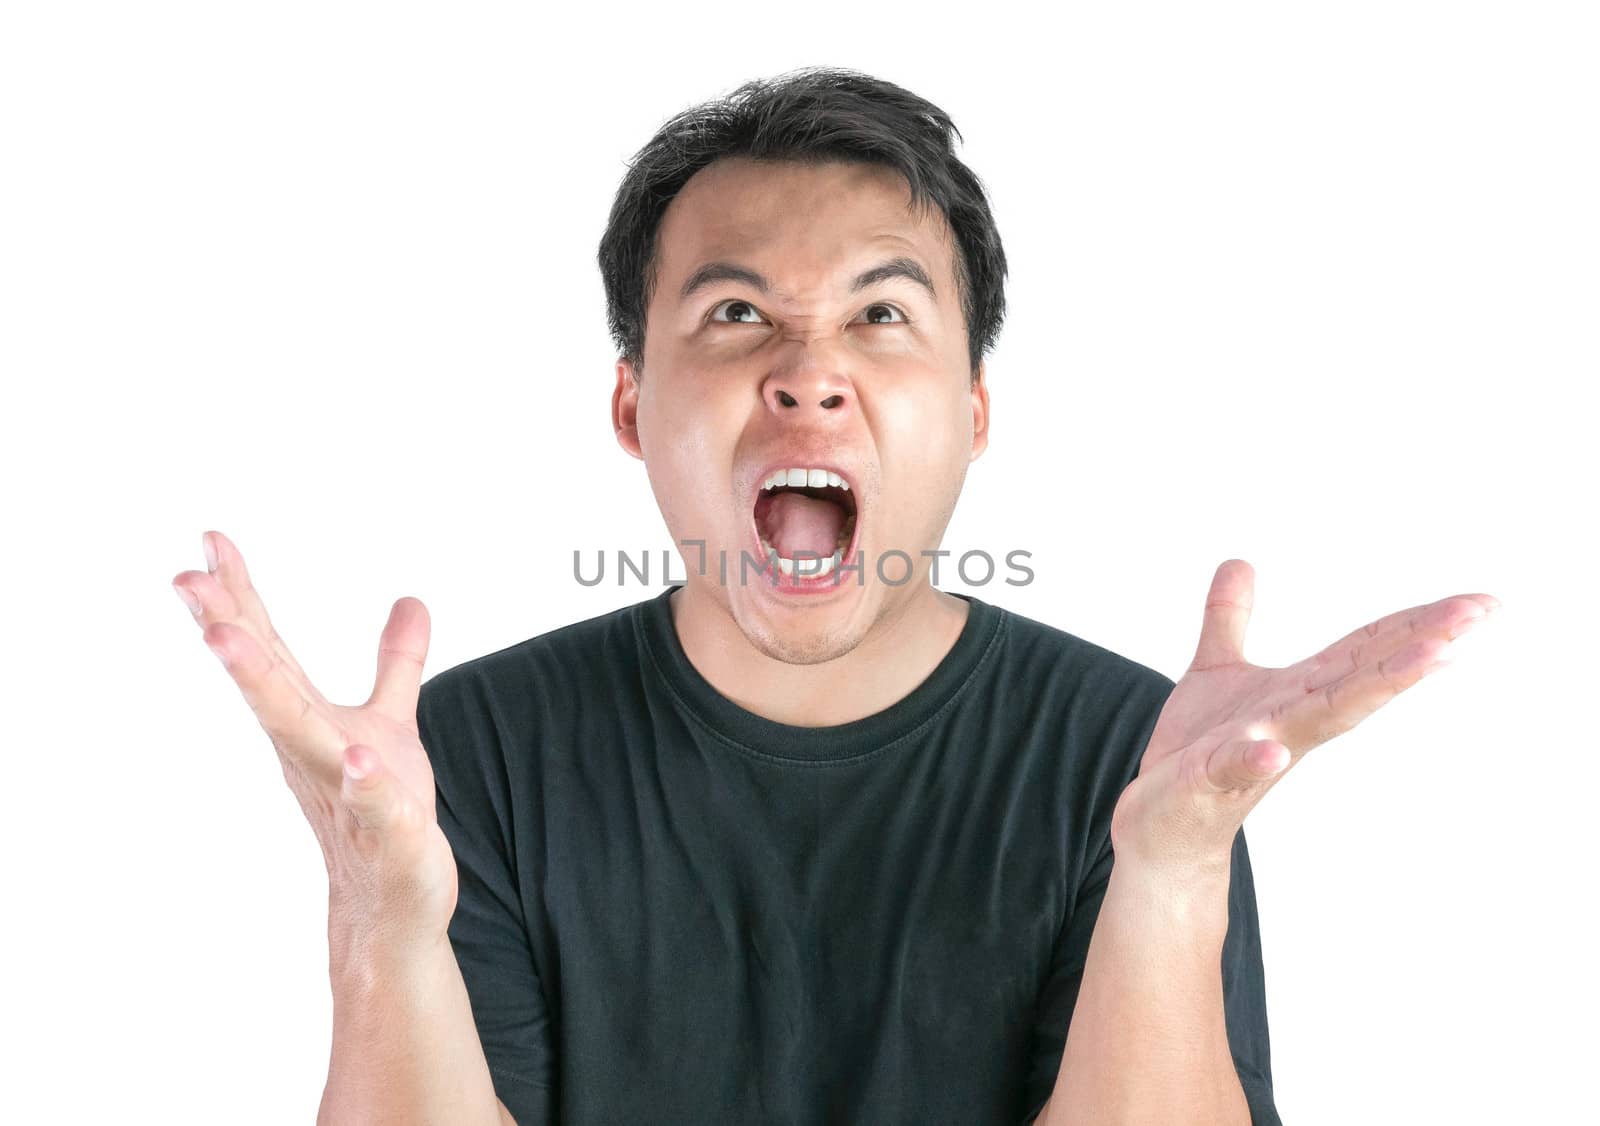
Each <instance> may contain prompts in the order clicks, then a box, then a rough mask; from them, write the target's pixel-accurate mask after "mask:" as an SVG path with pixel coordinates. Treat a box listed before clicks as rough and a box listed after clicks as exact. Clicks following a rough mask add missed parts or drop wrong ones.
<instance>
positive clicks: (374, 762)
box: [339, 743, 409, 831]
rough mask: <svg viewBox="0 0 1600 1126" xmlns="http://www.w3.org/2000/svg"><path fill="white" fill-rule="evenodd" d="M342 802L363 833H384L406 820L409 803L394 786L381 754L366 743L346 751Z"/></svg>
mask: <svg viewBox="0 0 1600 1126" xmlns="http://www.w3.org/2000/svg"><path fill="white" fill-rule="evenodd" d="M343 766H344V768H343V770H342V771H341V772H340V774H341V777H340V782H339V800H340V801H341V802H342V803H343V804H344V807H345V809H347V810H348V811H349V812H350V815H351V816H352V817H354V818H355V820H356V823H357V824H358V825H360V826H361V827H362V828H363V829H376V830H379V831H384V830H388V829H390V828H392V827H393V826H394V824H395V823H396V822H397V821H399V820H400V819H401V818H402V817H404V816H405V813H406V810H405V806H406V804H407V803H408V801H409V799H408V798H407V797H406V796H405V795H404V794H403V793H402V792H401V791H400V788H399V787H398V786H396V785H395V780H394V775H392V774H390V773H389V771H388V770H387V769H385V768H384V765H383V760H382V759H381V758H379V757H378V752H377V751H375V750H373V749H372V748H371V747H369V746H367V745H366V744H365V743H351V744H350V745H349V746H348V747H346V748H345V749H344V755H343Z"/></svg>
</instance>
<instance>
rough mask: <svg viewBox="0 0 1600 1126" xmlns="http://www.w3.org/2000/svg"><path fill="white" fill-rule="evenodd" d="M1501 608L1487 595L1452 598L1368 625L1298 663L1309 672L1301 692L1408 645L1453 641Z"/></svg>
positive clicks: (1349, 672) (1394, 614)
mask: <svg viewBox="0 0 1600 1126" xmlns="http://www.w3.org/2000/svg"><path fill="white" fill-rule="evenodd" d="M1499 604H1500V603H1499V600H1498V599H1496V598H1494V596H1492V595H1488V594H1456V595H1451V596H1450V597H1449V598H1441V599H1439V600H1438V601H1437V602H1428V603H1424V604H1422V605H1420V606H1411V607H1408V608H1406V609H1404V610H1397V611H1395V612H1394V613H1393V614H1388V615H1386V616H1384V617H1382V618H1379V619H1378V620H1377V621H1375V622H1368V623H1367V624H1366V625H1364V626H1362V627H1361V628H1360V629H1357V630H1352V631H1351V632H1350V633H1348V634H1346V635H1345V636H1344V637H1341V638H1340V639H1339V640H1338V641H1335V642H1334V643H1333V644H1332V645H1329V646H1328V647H1327V648H1325V649H1323V650H1322V651H1321V652H1319V653H1317V654H1315V655H1314V656H1312V657H1308V658H1307V659H1306V660H1305V661H1303V662H1301V664H1302V665H1303V666H1305V667H1306V669H1307V672H1306V675H1305V678H1304V680H1303V681H1302V688H1303V689H1304V690H1305V691H1307V692H1312V691H1316V690H1318V689H1321V688H1325V687H1327V686H1328V685H1329V684H1332V683H1334V682H1335V681H1337V680H1341V679H1343V678H1344V677H1346V676H1348V675H1350V674H1351V673H1353V672H1356V671H1357V670H1359V669H1360V668H1361V667H1362V666H1363V665H1366V664H1370V663H1373V662H1375V661H1378V660H1381V659H1383V658H1385V657H1388V656H1391V655H1393V654H1394V653H1396V652H1398V651H1399V650H1400V649H1401V647H1403V646H1405V645H1408V644H1411V643H1412V642H1416V641H1423V640H1427V639H1429V638H1438V639H1441V640H1444V641H1450V640H1453V639H1455V638H1457V637H1460V636H1461V635H1462V634H1464V633H1466V632H1467V630H1469V629H1471V628H1472V627H1473V626H1474V625H1476V624H1477V623H1478V622H1481V621H1482V620H1483V619H1484V618H1485V617H1487V616H1488V615H1489V614H1490V613H1492V612H1493V611H1494V608H1495V607H1497V606H1498V605H1499Z"/></svg>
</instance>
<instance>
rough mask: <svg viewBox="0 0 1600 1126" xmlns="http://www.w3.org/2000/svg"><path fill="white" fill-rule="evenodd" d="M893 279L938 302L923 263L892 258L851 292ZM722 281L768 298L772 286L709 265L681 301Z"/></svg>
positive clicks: (722, 265) (737, 269) (746, 273)
mask: <svg viewBox="0 0 1600 1126" xmlns="http://www.w3.org/2000/svg"><path fill="white" fill-rule="evenodd" d="M890 278H905V279H907V280H908V281H912V282H915V283H916V284H917V285H920V286H922V288H924V289H926V290H927V291H928V296H929V297H931V298H933V299H934V300H935V301H937V300H938V294H937V292H936V291H935V290H934V288H933V279H932V278H930V277H929V276H928V271H927V270H925V269H923V267H922V263H920V262H918V261H917V260H916V259H915V258H906V257H903V256H902V257H900V258H891V259H889V260H888V261H887V262H880V263H878V264H877V265H876V266H873V267H872V268H871V269H869V270H865V271H863V272H862V273H860V274H859V275H857V276H856V279H855V281H853V282H851V283H850V292H851V293H857V292H860V291H861V290H863V289H866V288H867V287H868V286H869V285H876V284H877V283H878V282H881V281H888V280H889V279H890ZM720 281H735V282H743V283H744V284H746V285H749V286H753V287H754V288H755V290H756V292H758V293H761V294H767V293H769V292H771V289H772V286H771V283H770V282H768V281H767V279H766V278H764V277H762V276H761V275H760V274H758V273H756V271H754V270H751V269H748V268H746V267H744V266H739V265H736V264H734V263H732V262H707V263H706V264H705V265H703V266H701V267H700V268H699V269H697V270H695V272H694V273H692V274H690V275H689V280H688V281H686V282H684V283H683V289H681V290H680V291H679V293H678V298H679V300H688V299H689V298H690V297H691V296H693V295H694V294H695V293H696V292H698V291H699V290H702V289H704V288H706V287H707V286H709V285H712V284H713V283H715V282H720Z"/></svg>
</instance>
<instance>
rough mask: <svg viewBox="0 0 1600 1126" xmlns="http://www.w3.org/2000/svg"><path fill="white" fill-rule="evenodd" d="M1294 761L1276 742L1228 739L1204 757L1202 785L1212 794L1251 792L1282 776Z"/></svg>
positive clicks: (1246, 738) (1288, 752)
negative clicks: (1264, 783) (1203, 781)
mask: <svg viewBox="0 0 1600 1126" xmlns="http://www.w3.org/2000/svg"><path fill="white" fill-rule="evenodd" d="M1293 757H1294V756H1293V755H1292V754H1291V753H1290V751H1289V748H1288V747H1286V746H1284V745H1283V744H1282V743H1280V742H1278V740H1276V739H1255V738H1251V737H1250V736H1248V735H1247V736H1242V737H1240V738H1237V739H1229V740H1227V741H1225V742H1222V743H1219V744H1218V745H1217V746H1216V747H1214V748H1212V751H1211V753H1210V754H1209V755H1207V756H1206V763H1205V782H1206V785H1207V786H1208V787H1209V788H1210V789H1211V791H1212V792H1213V793H1236V792H1240V791H1245V790H1250V789H1253V788H1255V787H1257V786H1259V785H1261V784H1262V783H1263V782H1266V781H1268V780H1270V779H1272V778H1275V777H1276V776H1278V775H1279V774H1282V773H1283V772H1284V771H1285V770H1287V769H1288V767H1289V763H1290V761H1291V760H1292V759H1293Z"/></svg>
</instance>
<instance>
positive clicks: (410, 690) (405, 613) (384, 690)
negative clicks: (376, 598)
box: [367, 596, 429, 724]
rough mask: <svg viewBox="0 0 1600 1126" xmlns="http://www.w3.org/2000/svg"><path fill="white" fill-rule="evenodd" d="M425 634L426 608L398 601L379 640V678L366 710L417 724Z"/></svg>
mask: <svg viewBox="0 0 1600 1126" xmlns="http://www.w3.org/2000/svg"><path fill="white" fill-rule="evenodd" d="M428 634H429V619H428V608H427V607H426V606H424V605H423V604H422V601H421V599H417V598H411V597H409V596H408V597H405V598H400V599H397V600H396V601H395V604H394V605H393V606H392V607H390V608H389V621H388V624H386V625H385V626H384V627H383V635H382V636H381V637H380V638H379V639H378V678H377V681H376V682H375V683H374V684H373V686H372V695H370V696H368V697H367V706H368V707H371V708H374V709H376V710H377V711H381V712H383V713H384V714H385V715H388V716H390V717H392V718H394V719H397V720H400V721H401V722H403V723H407V724H413V723H415V722H416V720H417V696H418V694H419V692H420V691H421V688H422V665H423V662H424V661H425V660H427V657H428Z"/></svg>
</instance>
